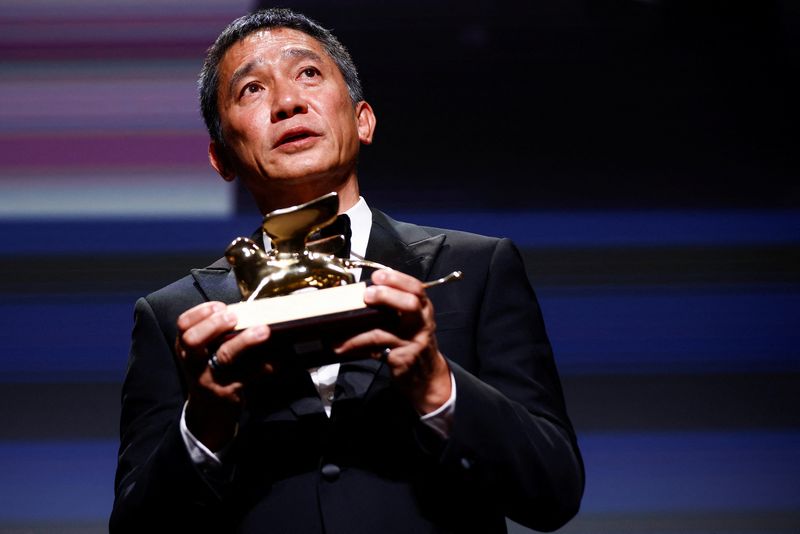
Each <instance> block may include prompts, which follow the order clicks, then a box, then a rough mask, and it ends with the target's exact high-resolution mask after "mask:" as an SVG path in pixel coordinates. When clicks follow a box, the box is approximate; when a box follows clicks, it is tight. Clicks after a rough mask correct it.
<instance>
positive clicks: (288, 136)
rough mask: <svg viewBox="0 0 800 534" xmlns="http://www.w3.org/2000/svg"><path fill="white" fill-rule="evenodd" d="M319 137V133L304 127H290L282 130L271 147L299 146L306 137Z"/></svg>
mask: <svg viewBox="0 0 800 534" xmlns="http://www.w3.org/2000/svg"><path fill="white" fill-rule="evenodd" d="M314 137H319V134H317V133H316V132H314V131H312V130H309V129H308V128H304V127H297V128H290V129H288V130H286V131H285V132H283V134H282V135H281V136H280V137H279V138H278V140H277V141H276V142H275V144H274V145H273V147H272V148H279V147H282V146H287V145H290V146H299V145H302V144H303V142H304V141H305V140H307V139H311V138H314Z"/></svg>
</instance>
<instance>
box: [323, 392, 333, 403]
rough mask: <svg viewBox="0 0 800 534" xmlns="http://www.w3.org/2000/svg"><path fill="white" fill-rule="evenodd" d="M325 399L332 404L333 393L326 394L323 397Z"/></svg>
mask: <svg viewBox="0 0 800 534" xmlns="http://www.w3.org/2000/svg"><path fill="white" fill-rule="evenodd" d="M325 398H326V399H328V401H329V402H333V392H331V393H328V394H327V395H325Z"/></svg>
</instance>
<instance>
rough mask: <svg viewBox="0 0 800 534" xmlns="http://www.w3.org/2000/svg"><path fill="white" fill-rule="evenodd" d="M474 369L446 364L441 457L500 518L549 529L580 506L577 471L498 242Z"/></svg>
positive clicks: (522, 286)
mask: <svg viewBox="0 0 800 534" xmlns="http://www.w3.org/2000/svg"><path fill="white" fill-rule="evenodd" d="M476 329H477V333H476V342H477V349H476V350H477V358H478V369H477V370H475V371H473V373H474V374H473V373H470V372H467V371H465V370H464V369H463V368H461V367H459V366H458V365H457V364H454V363H452V362H451V369H452V371H453V374H454V376H455V379H456V387H457V400H456V407H455V418H454V422H453V427H452V429H451V435H450V439H449V440H448V442H447V445H446V447H445V449H444V451H443V453H442V462H443V463H444V464H445V465H448V466H449V467H450V468H451V469H453V470H455V471H456V472H459V473H460V474H461V476H463V477H464V478H465V480H470V481H473V482H475V483H476V484H478V485H479V486H480V487H482V488H484V489H485V492H484V494H486V495H489V496H491V499H493V500H494V501H495V503H496V506H497V507H498V508H500V509H501V511H502V512H503V513H504V515H506V516H508V517H510V518H511V519H513V520H515V521H517V522H519V523H521V524H523V525H526V526H529V527H531V528H534V529H537V530H545V531H549V530H555V529H557V528H559V527H560V526H562V525H563V524H565V523H566V522H567V521H568V520H569V519H571V518H572V517H573V516H574V515H575V514H576V513H577V511H578V508H579V505H580V500H581V497H582V494H583V487H584V469H583V462H582V459H581V455H580V452H579V449H578V445H577V440H576V437H575V433H574V431H573V428H572V425H571V423H570V420H569V417H568V416H567V412H566V408H565V404H564V399H563V394H562V390H561V385H560V381H559V378H558V373H557V370H556V366H555V362H554V360H553V355H552V351H551V348H550V343H549V341H548V339H547V335H546V333H545V328H544V323H543V320H542V315H541V311H540V309H539V305H538V303H537V300H536V296H535V295H534V292H533V290H532V289H531V287H530V284H529V282H528V278H527V275H526V273H525V269H524V265H523V262H522V258H521V257H520V255H519V252H518V251H517V249H516V247H515V246H514V245H513V244H512V243H511V241H509V240H507V239H503V240H499V241H498V242H497V245H496V247H495V249H494V252H493V255H492V259H491V261H490V264H489V268H488V273H487V275H486V283H485V286H484V294H483V300H482V303H481V306H480V311H479V313H478V317H477V324H476Z"/></svg>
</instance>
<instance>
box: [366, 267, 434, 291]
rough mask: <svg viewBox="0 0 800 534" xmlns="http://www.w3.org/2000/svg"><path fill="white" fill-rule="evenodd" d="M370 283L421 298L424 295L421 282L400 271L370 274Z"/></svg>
mask: <svg viewBox="0 0 800 534" xmlns="http://www.w3.org/2000/svg"><path fill="white" fill-rule="evenodd" d="M372 281H373V282H374V283H375V284H378V285H383V286H390V287H393V288H396V289H399V290H402V291H405V292H408V293H412V294H414V295H417V296H418V297H422V296H424V295H425V287H424V286H423V285H422V282H420V281H419V280H417V279H416V278H414V277H413V276H409V275H407V274H405V273H401V272H400V271H393V270H389V269H380V270H378V271H375V272H374V273H372Z"/></svg>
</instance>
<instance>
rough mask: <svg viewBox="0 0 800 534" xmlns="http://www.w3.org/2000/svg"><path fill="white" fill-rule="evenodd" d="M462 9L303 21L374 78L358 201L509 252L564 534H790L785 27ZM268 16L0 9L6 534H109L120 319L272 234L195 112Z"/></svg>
mask: <svg viewBox="0 0 800 534" xmlns="http://www.w3.org/2000/svg"><path fill="white" fill-rule="evenodd" d="M468 4H469V5H466V4H464V3H460V2H437V3H433V2H423V1H421V0H413V1H403V2H401V1H399V0H395V1H391V2H381V3H377V2H366V1H356V0H344V1H339V2H335V3H333V2H324V1H322V0H307V1H303V2H293V3H290V4H289V5H291V6H293V7H297V8H298V9H300V10H303V11H306V12H307V13H309V14H310V15H312V16H315V17H317V18H319V19H320V21H321V22H322V23H323V24H324V25H326V26H329V27H332V28H333V29H334V30H335V31H336V32H337V33H338V34H339V35H340V37H341V38H342V40H343V41H344V42H345V43H346V44H348V45H349V46H350V47H351V51H352V54H353V56H354V58H355V60H356V62H357V63H358V64H359V65H360V68H361V74H362V78H363V82H364V86H365V89H366V94H367V97H368V99H369V100H370V101H371V102H372V104H373V106H374V108H375V110H376V113H377V116H378V131H377V136H376V139H375V144H374V145H373V146H372V147H369V148H368V149H366V150H365V151H364V153H363V155H362V161H361V169H362V172H361V182H362V186H363V194H364V196H365V197H366V198H367V200H368V201H369V202H370V203H371V204H373V205H375V206H378V207H381V208H382V209H384V210H385V211H387V212H388V213H389V214H390V215H392V216H395V217H397V218H401V219H406V220H410V221H414V222H419V223H423V224H430V225H436V226H445V227H453V228H459V229H464V230H468V231H474V232H480V233H484V234H491V235H496V236H507V237H511V238H513V239H514V240H515V242H516V243H517V244H518V245H519V246H520V247H521V249H522V251H523V254H524V257H525V260H526V264H527V266H528V272H529V276H530V279H531V282H532V284H533V285H534V287H535V289H536V290H537V292H538V295H539V297H540V300H541V304H542V308H543V312H544V315H545V321H546V323H547V326H548V329H549V333H550V336H551V341H552V343H553V347H554V351H555V354H556V358H557V363H558V366H559V369H560V372H561V374H562V378H563V382H564V387H565V392H566V395H567V402H568V405H569V408H570V412H571V415H572V417H573V419H574V423H575V426H576V429H577V431H578V434H579V439H580V444H581V447H582V450H583V452H584V455H585V461H586V468H587V487H586V496H585V499H584V503H583V508H582V511H581V513H580V514H579V516H578V517H577V518H576V519H575V520H574V521H573V522H572V523H571V524H570V525H569V526H567V527H566V528H565V529H564V532H568V533H579V532H580V533H597V532H615V533H640V532H659V533H698V534H699V533H706V532H718V533H727V532H731V533H733V532H736V533H744V532H753V533H755V532H765V531H768V532H774V533H778V532H780V533H784V532H785V533H790V532H797V531H798V530H800V513H799V512H798V510H800V349H798V347H799V346H800V320H798V316H799V315H800V312H798V310H799V309H800V187H798V185H797V184H798V175H799V173H798V171H799V170H800V162H798V155H797V154H798V153H797V148H796V147H797V142H798V132H797V124H798V118H800V116H799V115H800V114H799V113H798V99H797V94H800V93H799V92H798V89H800V87H799V85H800V84H798V68H799V65H800V40H799V39H800V38H799V37H798V36H800V32H798V29H800V23H799V22H798V21H799V20H800V10H798V8H797V7H795V5H794V3H792V2H789V1H788V0H787V1H770V0H766V1H759V2H756V1H753V2H721V1H712V0H696V1H688V0H685V1H680V0H661V1H648V2H642V1H633V0H613V1H612V0H604V1H591V0H585V1H581V0H560V1H557V2H556V1H549V2H548V1H543V0H531V1H528V2H508V1H492V2H489V1H488V0H486V1H476V2H469V3H468ZM254 7H256V6H255V5H254V4H253V3H251V2H249V1H244V0H233V1H231V0H193V1H191V2H189V1H182V0H161V1H158V2H153V1H144V0H117V1H115V2H100V1H96V0H71V1H69V2H67V1H65V0H36V1H31V0H4V2H3V4H2V6H0V266H2V269H3V272H4V273H5V276H4V277H3V279H2V280H0V295H2V298H1V299H0V347H2V360H0V361H2V365H0V473H2V476H0V532H22V531H24V532H71V533H78V532H81V533H83V532H86V533H94V532H98V533H99V532H104V531H105V530H106V528H105V523H106V519H107V517H108V514H109V512H110V508H111V502H112V499H113V471H114V465H115V456H116V447H117V425H118V415H119V396H120V384H121V381H122V379H123V376H124V373H125V365H126V358H127V351H128V344H129V339H130V328H131V325H132V323H131V321H132V310H133V304H134V302H135V299H136V298H137V297H139V296H142V295H144V294H147V293H148V292H150V291H152V290H154V289H157V288H158V287H160V286H162V285H164V284H166V283H168V282H170V281H172V280H174V279H175V278H178V277H180V276H182V275H184V274H185V273H187V272H188V270H189V269H190V268H192V267H198V266H204V265H207V264H208V263H211V262H212V261H214V260H215V259H216V258H217V257H219V256H220V255H221V253H222V251H223V250H224V248H225V247H226V245H227V244H228V243H229V242H230V240H231V239H232V238H234V237H236V236H239V235H248V234H249V233H250V232H251V230H252V229H253V228H254V227H256V226H257V224H258V222H259V215H258V214H257V213H256V212H255V210H254V208H253V207H252V201H251V200H250V199H249V198H248V197H247V196H246V195H245V194H243V192H242V191H241V190H240V189H239V188H238V186H237V185H229V184H226V183H224V182H223V181H222V180H220V179H219V178H218V177H217V176H216V175H215V174H214V172H213V171H212V170H211V169H210V168H209V166H208V164H207V160H206V149H207V142H208V140H207V135H206V134H205V132H204V128H203V125H202V122H201V120H200V118H199V111H198V109H197V108H198V106H197V103H196V100H197V98H196V89H195V79H196V75H197V72H198V70H199V68H200V64H201V59H202V56H203V53H204V51H205V49H206V48H207V46H208V45H209V44H210V43H211V42H212V41H213V39H214V38H215V36H216V35H217V33H218V32H219V31H220V30H221V29H222V27H224V25H225V24H226V23H227V22H228V21H230V20H231V19H233V18H234V17H236V16H238V15H241V14H244V13H245V12H247V11H248V10H250V9H253V8H254ZM465 267H466V266H465ZM510 527H511V530H512V532H517V533H521V532H526V530H525V529H523V528H522V527H519V526H517V525H514V524H510Z"/></svg>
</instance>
